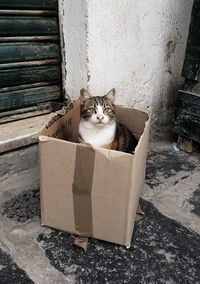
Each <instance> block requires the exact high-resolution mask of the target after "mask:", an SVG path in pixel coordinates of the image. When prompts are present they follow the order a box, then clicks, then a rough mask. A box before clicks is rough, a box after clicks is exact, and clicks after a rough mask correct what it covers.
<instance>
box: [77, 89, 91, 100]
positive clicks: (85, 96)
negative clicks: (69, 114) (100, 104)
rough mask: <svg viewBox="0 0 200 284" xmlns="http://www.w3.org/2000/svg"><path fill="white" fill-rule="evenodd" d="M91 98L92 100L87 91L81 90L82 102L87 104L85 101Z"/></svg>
mask: <svg viewBox="0 0 200 284" xmlns="http://www.w3.org/2000/svg"><path fill="white" fill-rule="evenodd" d="M89 98H91V95H90V93H89V92H88V91H87V90H86V89H81V90H80V99H81V102H85V101H86V100H88V99H89Z"/></svg>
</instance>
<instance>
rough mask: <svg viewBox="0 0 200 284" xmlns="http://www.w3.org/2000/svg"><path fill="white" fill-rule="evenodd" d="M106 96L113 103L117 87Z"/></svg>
mask: <svg viewBox="0 0 200 284" xmlns="http://www.w3.org/2000/svg"><path fill="white" fill-rule="evenodd" d="M104 98H105V99H106V100H108V101H110V102H111V103H112V104H113V103H114V101H115V88H113V89H111V90H110V91H109V92H108V93H107V94H106V95H105V96H104Z"/></svg>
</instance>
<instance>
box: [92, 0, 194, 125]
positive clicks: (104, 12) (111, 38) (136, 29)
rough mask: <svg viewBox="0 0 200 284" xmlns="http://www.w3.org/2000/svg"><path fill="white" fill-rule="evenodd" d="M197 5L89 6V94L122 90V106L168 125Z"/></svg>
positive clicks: (153, 1) (110, 1) (164, 0)
mask: <svg viewBox="0 0 200 284" xmlns="http://www.w3.org/2000/svg"><path fill="white" fill-rule="evenodd" d="M192 4H193V0H148V1H147V0H140V1H138V0H123V1H118V0H101V1H99V0H88V69H89V74H90V80H89V82H88V88H89V91H90V92H91V93H92V94H93V95H103V94H105V93H106V92H107V91H109V89H111V88H113V87H115V88H116V102H117V103H119V104H123V105H128V106H133V107H136V108H139V109H146V108H147V107H148V106H153V109H154V116H153V124H154V125H156V124H157V122H158V123H159V124H167V123H168V122H169V121H170V119H171V108H170V107H171V105H173V104H174V98H175V95H176V92H177V89H178V88H180V86H182V84H183V78H181V76H180V74H181V69H182V65H183V59H184V54H185V47H186V41H187V35H188V28H189V23H190V15H191V9H192Z"/></svg>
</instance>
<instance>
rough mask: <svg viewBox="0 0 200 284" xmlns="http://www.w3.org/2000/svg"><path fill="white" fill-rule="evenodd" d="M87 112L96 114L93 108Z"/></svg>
mask: <svg viewBox="0 0 200 284" xmlns="http://www.w3.org/2000/svg"><path fill="white" fill-rule="evenodd" d="M88 111H89V112H91V113H95V112H96V110H95V108H90V109H89V110H88Z"/></svg>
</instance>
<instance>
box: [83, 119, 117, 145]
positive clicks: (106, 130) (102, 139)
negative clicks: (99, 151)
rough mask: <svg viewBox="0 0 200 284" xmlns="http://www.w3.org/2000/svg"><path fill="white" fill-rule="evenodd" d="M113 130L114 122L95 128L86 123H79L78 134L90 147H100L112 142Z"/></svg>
mask: <svg viewBox="0 0 200 284" xmlns="http://www.w3.org/2000/svg"><path fill="white" fill-rule="evenodd" d="M115 128H116V124H115V122H113V123H112V124H110V125H106V126H104V127H97V126H95V125H93V124H91V123H89V122H87V121H81V122H80V124H79V134H80V135H81V137H82V139H83V140H84V141H85V142H87V143H89V144H91V145H92V146H94V147H102V146H104V145H107V144H109V143H110V142H111V141H112V139H113V136H114V134H115Z"/></svg>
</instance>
